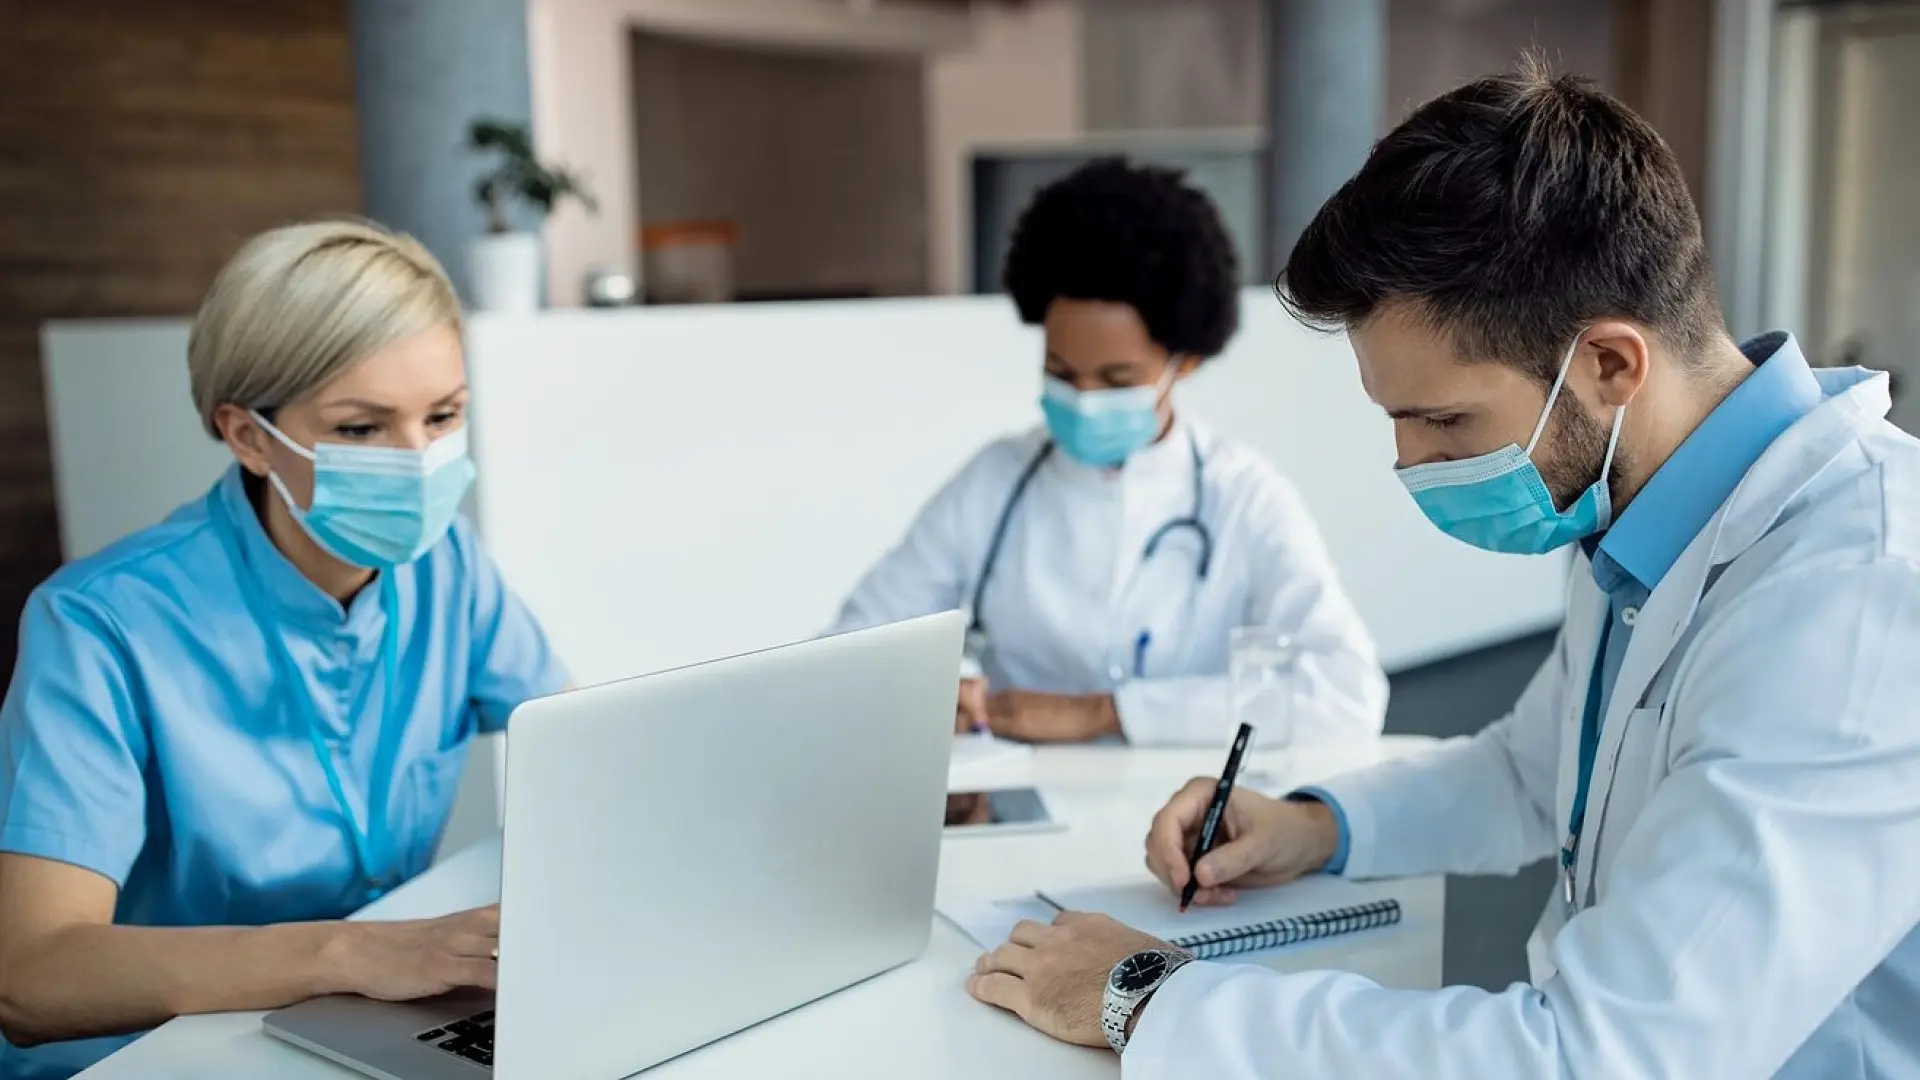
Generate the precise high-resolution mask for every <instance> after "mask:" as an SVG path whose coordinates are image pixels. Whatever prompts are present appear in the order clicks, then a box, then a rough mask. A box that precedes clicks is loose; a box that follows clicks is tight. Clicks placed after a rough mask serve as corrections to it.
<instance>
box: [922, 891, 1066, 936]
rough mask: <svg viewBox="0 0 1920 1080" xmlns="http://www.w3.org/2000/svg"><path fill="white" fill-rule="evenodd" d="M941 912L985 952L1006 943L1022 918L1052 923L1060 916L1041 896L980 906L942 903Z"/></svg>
mask: <svg viewBox="0 0 1920 1080" xmlns="http://www.w3.org/2000/svg"><path fill="white" fill-rule="evenodd" d="M939 910H940V917H941V918H943V919H945V920H947V921H948V922H950V923H952V924H953V926H954V928H955V929H957V930H959V931H960V932H961V933H963V934H965V935H967V936H968V937H970V938H972V939H973V943H974V944H976V945H978V946H980V948H982V949H997V948H999V947H1000V946H1002V945H1004V944H1006V941H1007V936H1008V935H1009V934H1011V933H1013V927H1014V925H1015V924H1016V923H1018V922H1019V921H1020V920H1022V919H1032V920H1033V921H1035V922H1052V921H1053V917H1054V916H1055V915H1057V914H1059V912H1057V911H1055V910H1054V907H1053V905H1051V904H1049V903H1047V902H1046V901H1045V900H1042V899H1040V898H1039V897H1037V896H1022V897H1014V898H1012V899H1008V900H988V901H982V902H976V903H964V904H941V905H940V909H939Z"/></svg>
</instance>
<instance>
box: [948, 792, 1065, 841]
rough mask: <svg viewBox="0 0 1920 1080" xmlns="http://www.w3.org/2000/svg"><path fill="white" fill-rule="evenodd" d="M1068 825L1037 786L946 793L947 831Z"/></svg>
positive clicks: (990, 831)
mask: <svg viewBox="0 0 1920 1080" xmlns="http://www.w3.org/2000/svg"><path fill="white" fill-rule="evenodd" d="M1064 828H1066V823H1065V822H1062V821H1060V820H1059V819H1058V818H1056V817H1054V816H1053V811H1052V810H1051V809H1049V808H1048V806H1047V800H1046V797H1045V796H1043V795H1041V794H1040V790H1039V789H1038V788H1031V787H1014V788H1003V789H1001V790H998V791H956V792H952V793H950V794H949V795H948V796H947V835H949V836H971V835H976V834H978V835H987V834H992V835H997V836H1004V835H1006V834H1008V833H1030V832H1051V831H1054V830H1057V829H1064Z"/></svg>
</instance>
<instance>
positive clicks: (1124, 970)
mask: <svg viewBox="0 0 1920 1080" xmlns="http://www.w3.org/2000/svg"><path fill="white" fill-rule="evenodd" d="M1166 973H1167V958H1166V956H1165V955H1163V954H1161V953H1157V952H1143V953H1135V954H1134V955H1132V956H1129V957H1127V958H1126V959H1125V960H1122V961H1120V966H1119V967H1116V968H1114V969H1113V988H1114V989H1115V990H1118V991H1120V992H1121V993H1123V994H1138V993H1143V992H1145V991H1146V990H1148V989H1149V988H1151V987H1152V986H1153V985H1154V984H1155V983H1157V982H1159V981H1160V978H1161V977H1162V976H1164V975H1165V974H1166Z"/></svg>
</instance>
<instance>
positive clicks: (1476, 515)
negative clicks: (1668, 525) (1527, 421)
mask: <svg viewBox="0 0 1920 1080" xmlns="http://www.w3.org/2000/svg"><path fill="white" fill-rule="evenodd" d="M1579 346H1580V339H1579V338H1575V339H1574V342H1573V344H1572V345H1571V346H1569V347H1568V348H1567V355H1566V358H1565V359H1563V360H1561V361H1560V374H1559V375H1558V376H1557V377H1555V379H1554V381H1553V389H1552V390H1551V391H1549V392H1548V393H1547V404H1546V407H1545V408H1544V409H1542V410H1541V411H1540V421H1539V423H1537V424H1535V425H1534V427H1533V437H1532V438H1531V439H1529V440H1527V447H1526V449H1524V450H1522V449H1521V448H1520V447H1519V446H1516V445H1514V444H1512V443H1508V444H1507V445H1506V446H1504V447H1501V448H1500V449H1498V450H1495V451H1493V452H1492V453H1490V454H1481V455H1479V456H1477V457H1470V458H1463V459H1461V460H1459V461H1436V462H1432V463H1430V464H1426V465H1415V466H1412V467H1411V468H1406V469H1396V470H1394V471H1395V472H1396V473H1397V474H1398V475H1399V477H1400V482H1401V483H1403V484H1405V485H1406V486H1407V490H1408V491H1409V492H1411V493H1412V494H1413V501H1414V502H1415V503H1417V504H1419V507H1420V509H1421V511H1422V512H1423V513H1425V514H1426V515H1427V520H1428V521H1431V522H1433V523H1434V525H1435V526H1437V527H1438V528H1439V529H1440V531H1441V532H1444V533H1446V534H1447V535H1449V536H1452V537H1453V538H1454V539H1456V540H1461V541H1464V542H1466V543H1469V544H1472V545H1473V546H1474V547H1477V548H1485V549H1486V550H1488V551H1499V552H1505V553H1507V554H1512V555H1544V554H1546V553H1547V552H1549V551H1552V550H1554V549H1556V548H1559V547H1564V546H1565V545H1567V544H1571V543H1573V542H1574V541H1575V540H1580V539H1584V538H1586V537H1589V536H1592V535H1593V534H1594V533H1597V532H1600V531H1602V530H1603V529H1605V528H1607V527H1608V526H1609V525H1611V524H1612V523H1613V499H1612V494H1611V492H1609V491H1608V489H1607V475H1608V473H1610V472H1611V471H1612V469H1613V453H1614V448H1615V447H1616V446H1618V445H1619V443H1620V421H1621V420H1622V419H1623V418H1625V416H1626V414H1627V410H1626V407H1625V406H1621V407H1619V408H1617V409H1615V410H1614V412H1613V434H1612V435H1610V436H1608V438H1607V453H1606V457H1605V458H1604V459H1603V460H1602V461H1601V462H1600V475H1599V476H1598V477H1597V478H1596V479H1595V480H1594V482H1593V483H1592V484H1590V485H1589V486H1588V487H1587V488H1586V490H1584V491H1582V492H1581V493H1580V494H1579V495H1578V496H1576V497H1575V498H1574V500H1573V501H1572V502H1571V503H1569V504H1568V505H1567V508H1566V509H1565V510H1560V509H1556V508H1555V506H1554V501H1553V493H1552V492H1551V491H1550V490H1549V489H1548V487H1547V482H1546V480H1545V479H1544V478H1543V477H1541V475H1540V470H1539V468H1538V467H1536V466H1535V465H1534V463H1533V451H1534V448H1535V447H1537V446H1538V445H1539V443H1540V434H1541V432H1543V431H1545V430H1546V429H1547V418H1548V417H1550V416H1552V415H1553V403H1554V402H1555V401H1556V400H1558V399H1559V397H1560V390H1561V388H1562V387H1564V386H1565V385H1566V382H1567V370H1568V368H1569V367H1570V366H1571V365H1572V363H1573V354H1574V351H1575V350H1576V349H1578V348H1579Z"/></svg>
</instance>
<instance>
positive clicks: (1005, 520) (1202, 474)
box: [966, 428, 1213, 667]
mask: <svg viewBox="0 0 1920 1080" xmlns="http://www.w3.org/2000/svg"><path fill="white" fill-rule="evenodd" d="M1187 446H1188V447H1189V448H1190V449H1192V451H1193V512H1192V513H1190V514H1188V515H1187V516H1185V517H1177V518H1174V519H1173V520H1171V521H1168V522H1167V523H1165V524H1164V525H1161V526H1160V527H1159V528H1158V529H1155V530H1154V531H1153V535H1152V536H1149V537H1147V544H1146V547H1145V548H1144V549H1142V550H1141V553H1140V561H1141V562H1143V563H1144V562H1146V561H1147V560H1149V559H1151V558H1153V553H1154V552H1155V551H1157V550H1158V549H1159V547H1160V541H1162V540H1165V539H1166V538H1167V537H1168V536H1170V535H1172V534H1173V533H1175V532H1178V531H1180V530H1181V529H1190V530H1192V531H1193V533H1194V535H1196V536H1198V537H1199V538H1200V561H1199V564H1198V566H1197V568H1196V570H1195V574H1194V577H1195V580H1197V581H1205V580H1207V571H1208V569H1210V568H1211V567H1212V565H1213V533H1212V532H1210V531H1208V529H1207V526H1206V523H1205V522H1203V521H1201V520H1200V496H1201V492H1202V491H1203V490H1205V489H1204V486H1203V485H1204V482H1205V479H1206V466H1207V462H1206V458H1204V457H1203V456H1201V454H1200V439H1199V437H1198V436H1196V435H1194V433H1193V429H1192V428H1188V429H1187ZM1052 456H1053V440H1051V439H1049V440H1047V441H1046V442H1045V443H1043V444H1041V446H1040V452H1039V453H1037V454H1035V455H1033V460H1032V461H1029V462H1027V467H1026V468H1025V469H1024V470H1022V471H1021V473H1020V478H1019V479H1018V480H1016V481H1014V484H1013V491H1012V493H1010V494H1009V495H1008V496H1007V502H1006V505H1005V506H1003V507H1001V508H1000V520H999V522H998V523H997V524H996V525H994V527H993V540H992V542H990V543H989V544H988V545H987V557H986V558H985V559H984V560H983V561H982V562H981V564H980V577H979V579H978V580H977V581H975V582H974V585H973V603H972V606H971V612H970V616H969V620H970V621H969V622H968V623H967V636H966V657H967V659H968V661H970V662H971V663H973V664H975V665H979V666H982V667H984V665H985V664H986V659H987V653H988V650H989V649H990V647H991V645H992V642H991V640H990V639H989V638H988V636H987V627H986V624H985V623H984V622H983V621H981V618H980V606H981V602H982V601H983V600H984V599H985V598H986V595H987V582H988V581H989V580H991V579H992V577H993V568H994V566H995V565H997V564H998V563H999V561H1000V548H1001V546H1002V545H1003V544H1005V543H1006V541H1007V528H1008V526H1010V525H1011V524H1012V523H1013V512H1014V510H1015V509H1017V508H1018V507H1019V505H1020V499H1021V498H1022V497H1023V496H1025V495H1026V493H1027V485H1028V484H1031V483H1032V482H1033V477H1034V474H1035V473H1037V472H1039V471H1040V466H1042V465H1045V464H1046V463H1047V459H1048V458H1050V457H1052Z"/></svg>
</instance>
